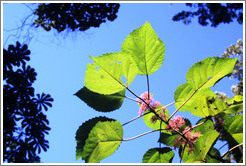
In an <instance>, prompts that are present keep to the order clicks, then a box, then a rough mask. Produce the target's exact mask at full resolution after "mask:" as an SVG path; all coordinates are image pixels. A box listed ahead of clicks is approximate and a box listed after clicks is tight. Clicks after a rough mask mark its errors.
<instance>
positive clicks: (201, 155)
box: [182, 130, 219, 163]
mask: <svg viewBox="0 0 246 166" xmlns="http://www.w3.org/2000/svg"><path fill="white" fill-rule="evenodd" d="M218 136H219V133H218V132H217V131H215V130H210V131H208V132H206V133H204V134H203V135H202V136H200V137H199V138H198V139H197V141H196V143H195V151H194V152H189V150H188V148H185V151H184V153H183V157H182V160H183V161H184V162H185V163H192V162H197V161H199V162H203V161H204V159H205V157H206V155H207V153H208V152H209V150H210V149H211V148H212V146H213V144H214V143H215V141H216V139H217V138H218Z"/></svg>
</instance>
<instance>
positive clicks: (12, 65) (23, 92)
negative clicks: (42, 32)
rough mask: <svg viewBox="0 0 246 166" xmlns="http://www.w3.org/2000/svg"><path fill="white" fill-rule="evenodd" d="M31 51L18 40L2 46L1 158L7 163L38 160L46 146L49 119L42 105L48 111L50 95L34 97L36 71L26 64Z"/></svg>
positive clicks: (50, 100) (47, 146)
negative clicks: (33, 84)
mask: <svg viewBox="0 0 246 166" xmlns="http://www.w3.org/2000/svg"><path fill="white" fill-rule="evenodd" d="M30 53H31V52H30V50H28V47H27V45H21V44H20V43H19V42H16V46H14V45H9V47H8V50H5V49H4V50H3V72H4V73H3V76H4V77H3V79H4V80H5V81H4V85H3V161H5V162H9V163H33V162H40V157H39V156H38V155H37V153H41V150H44V151H47V149H48V148H49V145H48V141H47V140H46V139H45V134H48V131H49V130H50V128H49V127H48V124H49V121H48V120H47V117H46V115H44V114H43V112H42V109H43V108H44V109H45V110H46V111H47V109H48V107H47V106H49V107H51V106H52V105H51V102H52V101H53V99H52V98H51V96H50V95H49V94H44V93H42V95H40V94H37V96H38V98H37V99H36V98H34V96H35V89H34V88H33V87H32V83H33V82H34V81H35V80H36V76H37V73H36V72H35V69H34V68H31V66H29V65H26V61H29V60H30V57H29V55H30Z"/></svg>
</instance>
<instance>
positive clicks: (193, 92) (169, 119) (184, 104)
mask: <svg viewBox="0 0 246 166" xmlns="http://www.w3.org/2000/svg"><path fill="white" fill-rule="evenodd" d="M196 92H197V90H195V91H194V92H193V93H192V94H191V95H190V96H189V97H188V99H187V100H185V102H184V103H183V104H182V105H181V106H180V107H179V108H178V109H177V110H176V111H175V112H174V113H173V114H172V115H171V116H170V117H169V119H168V120H167V122H168V121H169V120H170V119H171V118H172V117H173V116H174V115H175V114H176V113H177V112H178V110H179V109H180V108H181V107H183V105H185V103H187V102H188V101H189V100H190V98H191V97H192V96H193V95H194V94H195V93H196Z"/></svg>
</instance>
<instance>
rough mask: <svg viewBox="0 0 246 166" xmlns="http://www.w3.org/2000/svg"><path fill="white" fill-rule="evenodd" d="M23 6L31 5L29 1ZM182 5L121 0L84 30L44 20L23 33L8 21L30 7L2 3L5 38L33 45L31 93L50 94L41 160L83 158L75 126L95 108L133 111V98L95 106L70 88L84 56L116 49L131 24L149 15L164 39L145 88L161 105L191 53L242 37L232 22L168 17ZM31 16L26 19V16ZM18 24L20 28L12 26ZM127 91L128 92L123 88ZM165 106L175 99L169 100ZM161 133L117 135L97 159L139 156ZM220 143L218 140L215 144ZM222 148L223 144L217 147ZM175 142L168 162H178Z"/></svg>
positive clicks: (78, 84)
mask: <svg viewBox="0 0 246 166" xmlns="http://www.w3.org/2000/svg"><path fill="white" fill-rule="evenodd" d="M29 6H31V7H32V5H31V4H29ZM184 9H188V8H187V7H186V6H185V4H177V3H174V4H173V5H170V4H169V3H122V4H121V6H120V9H119V12H118V13H117V15H118V17H117V19H115V20H114V21H113V22H110V21H107V22H106V23H103V24H101V25H100V27H99V28H90V29H89V30H87V31H86V32H79V31H78V32H72V31H66V32H62V33H61V34H58V33H57V32H56V31H55V30H54V31H50V32H46V31H44V30H42V28H37V29H36V28H34V27H30V26H29V25H26V26H25V27H24V28H23V31H22V32H21V35H25V34H27V33H29V35H28V38H26V37H23V36H10V35H11V34H12V35H13V34H16V33H17V31H16V30H12V31H8V30H10V29H14V28H16V27H18V26H20V25H21V22H22V20H24V19H25V18H26V17H27V16H28V15H30V14H31V10H29V9H28V8H27V7H26V6H25V5H23V4H15V3H9V4H4V5H3V28H4V31H3V43H4V48H7V47H8V44H14V45H15V43H16V41H17V40H19V41H20V42H21V43H24V42H25V43H27V44H28V48H29V49H30V50H31V56H30V57H31V60H30V62H29V64H30V65H31V66H32V67H33V68H35V70H36V72H37V73H38V75H37V80H36V81H35V83H34V84H33V86H34V87H35V92H36V93H42V92H45V93H49V94H51V96H52V97H53V98H54V102H53V107H52V108H51V109H49V111H48V112H47V116H48V120H49V122H50V127H51V131H50V133H49V135H47V136H46V138H47V139H48V141H49V145H50V148H49V149H48V151H47V152H42V153H41V154H40V157H41V161H42V162H44V163H81V162H83V161H82V160H80V159H79V160H76V156H75V155H76V154H75V148H76V141H75V133H76V131H77V129H78V127H79V126H80V125H81V124H82V123H83V122H85V121H87V120H89V119H91V118H94V117H96V116H107V117H110V118H114V119H117V120H118V121H120V122H121V123H125V122H127V121H128V120H130V119H132V118H134V117H136V116H137V115H138V105H137V104H136V103H135V102H132V101H130V100H127V99H125V100H124V102H123V105H122V107H121V108H120V109H118V110H116V111H114V112H111V113H101V112H97V111H95V110H93V109H92V108H90V107H89V106H87V105H86V104H85V103H84V102H83V101H81V100H80V99H79V98H77V97H76V96H74V94H75V93H76V92H77V91H78V90H79V89H81V88H82V87H83V86H84V78H85V71H86V66H87V64H88V63H91V62H92V60H90V58H89V55H90V56H100V55H102V54H104V53H109V52H119V51H120V49H121V45H122V43H123V41H124V39H125V38H126V37H127V35H128V34H130V32H132V31H133V30H134V29H136V28H138V27H140V26H142V25H143V24H144V23H145V22H146V21H148V22H149V23H150V24H151V25H152V27H153V29H154V30H155V32H156V33H157V35H158V37H159V38H160V39H162V40H163V42H164V44H165V49H166V50H165V59H164V62H163V65H162V66H161V68H160V69H159V70H158V71H156V72H155V73H153V74H152V75H150V76H149V78H150V92H151V93H153V95H154V96H153V97H154V98H155V99H156V100H158V101H159V102H161V103H162V104H163V105H167V104H169V103H171V102H173V101H174V91H175V89H176V88H177V87H178V86H179V85H181V84H183V83H185V82H186V81H185V75H186V72H187V71H188V69H189V68H190V67H191V66H192V65H193V64H194V63H196V62H197V61H200V60H203V59H205V58H207V57H212V56H220V55H221V54H222V53H223V52H224V51H225V49H226V47H228V46H230V45H231V44H236V41H237V40H238V39H240V38H241V39H243V26H242V25H240V24H238V23H237V22H235V21H234V22H233V23H230V24H220V25H219V26H218V27H216V28H212V27H210V26H206V27H203V26H201V25H199V24H198V23H197V18H194V19H193V20H192V23H191V24H190V25H184V24H183V23H182V22H181V21H180V22H174V21H172V17H173V16H174V15H175V14H177V13H178V12H180V11H182V10H184ZM30 20H31V17H30V18H29V19H28V20H27V24H30ZM18 32H20V31H18ZM145 79H146V77H145V76H138V77H136V78H135V80H134V81H133V82H132V84H131V85H130V87H129V88H130V89H131V90H133V91H134V92H135V93H136V94H138V95H140V94H142V93H143V92H145V91H147V86H146V80H145ZM236 83H237V81H235V80H229V79H228V78H225V79H222V80H221V81H220V82H219V83H218V84H216V86H215V87H213V88H212V90H213V91H223V92H225V93H226V94H227V95H228V96H230V97H232V93H231V85H233V84H236ZM127 96H130V97H134V96H132V95H131V94H129V93H127ZM168 110H169V112H170V113H172V112H174V111H175V107H174V106H170V107H168ZM176 115H180V116H183V117H186V118H188V119H190V120H191V122H192V124H193V125H194V124H195V123H196V122H197V120H198V119H200V118H197V117H194V116H193V115H191V114H190V113H189V112H178V113H177V114H176ZM123 129H124V136H123V138H130V137H133V136H136V135H138V134H141V133H143V132H146V131H150V130H151V129H150V128H148V127H147V126H146V125H145V123H144V122H143V120H142V119H138V120H136V121H134V122H132V123H130V124H128V125H126V126H124V128H123ZM158 138H159V133H158V132H156V133H151V134H149V135H145V136H143V137H140V138H138V139H135V140H132V141H126V142H123V143H121V145H120V147H119V149H118V150H117V151H116V152H115V153H114V154H113V155H111V156H110V157H108V158H106V159H104V160H102V161H101V163H141V162H142V157H143V155H144V153H145V152H146V151H147V150H148V149H150V148H154V147H158V146H159V144H158V143H157V141H158ZM220 146H221V144H219V145H217V147H218V148H219V147H220ZM225 151H226V148H225V149H222V153H223V152H225ZM177 152H178V150H176V151H175V156H174V160H173V161H174V162H179V157H178V153H177Z"/></svg>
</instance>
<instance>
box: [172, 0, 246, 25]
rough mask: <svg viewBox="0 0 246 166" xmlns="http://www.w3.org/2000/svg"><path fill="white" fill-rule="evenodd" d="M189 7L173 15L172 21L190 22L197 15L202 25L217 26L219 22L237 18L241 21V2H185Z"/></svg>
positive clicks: (240, 22)
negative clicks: (187, 9)
mask: <svg viewBox="0 0 246 166" xmlns="http://www.w3.org/2000/svg"><path fill="white" fill-rule="evenodd" d="M186 5H187V6H189V7H190V8H191V9H190V10H189V11H184V10H183V11H182V12H179V13H178V14H176V15H175V16H173V21H180V20H183V23H184V24H189V23H191V19H192V18H193V17H198V22H199V24H200V25H202V26H206V25H209V24H211V26H212V27H217V26H218V25H219V24H220V23H230V22H232V21H233V20H234V19H237V22H238V23H239V24H242V23H243V4H242V3H226V4H221V3H186Z"/></svg>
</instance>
